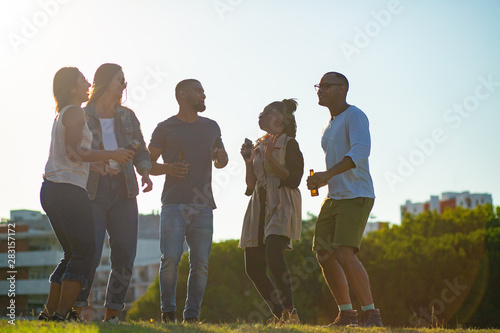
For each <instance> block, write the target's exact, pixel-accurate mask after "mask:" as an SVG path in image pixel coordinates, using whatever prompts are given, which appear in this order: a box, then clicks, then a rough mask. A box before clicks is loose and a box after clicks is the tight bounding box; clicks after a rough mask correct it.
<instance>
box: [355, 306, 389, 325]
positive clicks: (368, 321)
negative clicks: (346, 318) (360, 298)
mask: <svg viewBox="0 0 500 333" xmlns="http://www.w3.org/2000/svg"><path fill="white" fill-rule="evenodd" d="M359 317H360V318H359V325H358V326H360V327H384V324H383V323H382V317H380V310H379V309H371V310H366V311H362V313H361V314H360V316H359Z"/></svg>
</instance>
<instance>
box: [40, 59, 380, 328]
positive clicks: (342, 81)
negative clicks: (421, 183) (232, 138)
mask: <svg viewBox="0 0 500 333" xmlns="http://www.w3.org/2000/svg"><path fill="white" fill-rule="evenodd" d="M126 87H127V82H126V81H125V76H124V72H123V70H122V68H121V66H119V65H117V64H111V63H106V64H103V65H101V66H100V67H99V68H98V69H97V71H96V73H95V75H94V80H93V83H92V85H91V84H90V83H89V82H88V81H87V80H86V78H85V77H84V75H83V74H82V73H81V72H80V71H79V70H78V68H76V67H64V68H61V69H60V70H59V71H58V72H57V73H56V75H55V77H54V82H53V92H54V98H55V102H56V116H55V119H54V123H53V127H52V137H51V143H50V152H49V158H48V161H47V164H46V166H45V173H44V181H43V184H42V188H41V192H40V199H41V204H42V207H43V209H44V210H45V212H46V213H47V216H48V217H49V221H50V224H51V226H52V229H53V230H54V233H55V235H56V237H57V239H58V241H59V243H60V244H61V247H62V248H63V252H64V257H63V258H62V259H61V261H60V263H59V264H58V266H57V267H56V269H55V270H54V272H53V273H52V274H51V276H50V278H49V281H50V290H49V295H48V298H47V302H46V305H45V308H44V310H43V311H42V312H41V313H40V314H39V317H38V318H39V319H40V320H52V321H73V320H81V315H80V313H81V311H82V308H84V307H86V306H88V304H89V303H88V299H89V293H90V289H91V286H92V283H93V279H94V275H95V272H96V269H97V267H98V266H99V263H100V259H101V256H102V250H103V244H104V239H105V235H106V233H107V234H108V236H109V246H110V249H111V252H110V261H111V271H110V274H109V280H108V285H107V289H106V298H105V303H104V308H105V313H104V321H108V322H114V323H116V322H118V321H119V320H118V316H119V313H120V311H122V310H123V309H124V307H125V297H126V294H127V290H128V287H129V284H130V281H131V277H132V270H133V264H134V259H135V255H136V248H137V231H138V208H137V200H136V197H137V195H138V194H139V190H140V188H141V187H140V186H139V184H138V182H137V178H136V172H137V173H138V174H139V175H140V177H141V186H142V188H143V192H149V191H151V189H152V186H153V183H152V181H151V176H158V175H165V183H164V187H163V192H162V195H161V202H162V207H161V215H160V250H161V262H160V275H159V280H160V298H161V312H162V321H163V322H171V323H175V322H177V309H176V285H177V270H178V265H179V262H180V260H181V256H182V254H183V252H184V243H185V242H186V243H187V246H188V250H189V264H190V272H189V277H188V285H187V299H186V302H185V307H184V311H183V321H184V322H187V323H196V322H199V318H200V308H201V304H202V299H203V294H204V291H205V288H206V285H207V278H208V261H209V256H210V252H211V247H212V234H213V213H212V212H213V209H215V208H216V205H215V201H214V197H213V193H212V187H211V182H212V180H211V178H212V165H213V166H215V167H216V168H219V169H220V168H224V167H225V166H226V165H227V163H228V154H227V152H226V150H225V148H224V144H223V142H222V139H221V130H220V128H219V126H218V124H217V123H216V122H215V121H214V120H211V119H209V118H206V117H202V116H200V113H202V112H203V111H205V109H206V106H205V97H206V96H205V92H204V89H203V86H202V84H201V83H200V82H199V81H198V80H194V79H186V80H183V81H181V82H179V83H178V84H177V86H176V87H175V98H176V99H177V102H178V104H179V110H178V113H177V114H176V115H174V116H171V117H170V118H168V119H166V120H165V121H163V122H161V123H159V124H158V125H157V127H156V128H155V130H154V132H153V134H152V137H151V141H150V143H149V145H148V146H146V143H145V141H144V138H143V134H142V132H141V128H140V123H139V121H138V119H137V117H136V115H135V113H134V112H133V111H132V110H130V109H129V108H127V107H125V106H123V105H122V95H123V92H124V90H125V89H126ZM90 88H91V89H90ZM315 88H316V90H317V95H318V98H319V102H318V103H319V105H321V106H325V107H327V108H328V109H329V111H330V115H331V118H330V121H329V122H328V124H327V125H326V127H325V128H324V130H323V134H322V139H321V146H322V148H323V150H324V152H325V156H326V171H324V172H316V173H314V174H312V175H310V176H309V177H308V178H307V186H308V188H309V189H317V188H319V187H322V186H326V185H328V196H327V198H326V199H325V200H324V202H323V204H322V207H321V211H320V213H319V215H318V220H317V222H316V230H315V235H314V242H313V250H314V251H316V252H317V260H318V262H319V264H320V266H321V268H322V271H323V276H324V278H325V280H326V283H327V285H328V287H329V289H330V291H331V293H332V295H333V297H334V298H335V301H336V303H337V305H338V307H339V314H338V316H337V318H336V319H335V321H333V322H332V323H331V324H330V326H346V325H351V326H383V324H382V320H381V316H380V312H379V310H378V309H376V308H375V306H374V302H373V299H372V294H371V291H370V285H369V279H368V275H367V273H366V270H365V269H364V267H363V265H362V264H361V262H360V261H359V260H358V258H357V256H356V253H357V252H358V251H359V249H360V244H361V239H362V235H363V231H364V228H365V226H366V222H367V220H368V217H369V214H370V211H371V209H372V207H373V203H374V197H375V195H374V190H373V183H372V179H371V176H370V172H369V164H368V157H369V154H370V133H369V125H368V118H367V117H366V115H365V114H364V113H363V112H362V111H361V110H360V109H358V108H357V107H356V106H354V105H349V104H348V103H347V102H346V96H347V92H348V89H349V82H348V80H347V78H346V77H345V76H344V75H342V74H341V73H337V72H329V73H326V74H325V75H324V76H323V77H322V78H321V80H320V83H319V84H317V85H315ZM85 102H86V106H85V107H84V108H83V109H82V108H81V106H82V104H83V103H85ZM296 109H297V102H296V101H295V100H294V99H285V100H282V101H276V102H272V103H270V104H269V105H267V106H266V107H265V108H264V110H263V111H262V112H261V113H260V114H259V127H260V128H261V129H262V130H264V131H265V132H266V133H267V134H266V135H264V136H263V137H262V138H260V139H258V140H256V141H255V142H252V141H251V140H246V141H245V143H244V144H243V145H242V147H241V155H242V157H243V159H244V162H245V166H246V176H245V180H246V185H247V190H246V193H245V194H246V195H248V196H250V200H249V204H248V208H247V211H246V214H245V217H244V221H243V227H242V234H241V239H240V243H239V246H240V247H241V248H244V258H245V259H244V260H245V269H246V273H247V275H248V277H249V278H250V279H251V281H252V282H253V284H254V285H255V288H256V289H257V291H258V292H259V294H260V295H261V297H262V298H263V300H265V302H266V303H267V305H268V306H269V310H270V312H271V313H272V315H273V316H272V317H271V318H270V320H269V323H274V324H298V323H300V319H299V315H298V312H297V309H296V307H295V304H294V301H293V295H292V287H291V283H290V281H291V278H290V272H289V270H288V267H287V264H286V261H285V258H284V252H285V250H291V249H292V240H296V241H299V238H300V233H301V220H302V219H301V216H302V215H301V194H300V191H299V189H298V186H299V184H300V182H301V179H302V176H303V173H304V159H303V156H302V153H301V151H300V148H299V144H298V142H297V141H296V139H295V137H296V131H297V124H296V121H295V116H294V113H295V111H296ZM160 156H161V157H162V160H163V163H161V162H160V161H159V158H160ZM268 269H269V272H270V276H269V275H268V273H267V270H268ZM349 286H350V287H351V288H353V290H354V292H355V294H356V296H357V297H358V299H359V302H360V304H361V306H362V309H361V312H359V313H358V312H357V311H356V310H354V309H353V307H352V303H351V299H350V295H349Z"/></svg>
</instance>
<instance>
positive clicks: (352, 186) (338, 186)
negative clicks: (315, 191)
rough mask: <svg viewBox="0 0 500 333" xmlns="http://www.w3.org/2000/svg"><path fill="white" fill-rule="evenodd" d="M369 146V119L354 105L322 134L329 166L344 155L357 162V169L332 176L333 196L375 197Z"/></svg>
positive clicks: (329, 187)
mask: <svg viewBox="0 0 500 333" xmlns="http://www.w3.org/2000/svg"><path fill="white" fill-rule="evenodd" d="M370 146H371V141H370V131H369V124H368V118H367V117H366V115H365V114H364V112H363V111H361V110H360V109H358V108H357V107H355V106H354V105H351V106H350V107H349V108H347V110H345V111H344V112H342V113H341V114H339V115H338V116H336V117H334V119H332V120H330V121H329V122H328V124H327V125H326V127H325V128H324V129H323V134H322V137H321V147H322V148H323V151H324V152H325V154H326V156H325V159H326V168H327V169H330V168H332V167H333V166H334V165H335V164H337V163H339V162H340V161H342V160H343V159H344V157H345V156H349V157H350V158H351V159H352V161H353V162H354V164H355V165H356V167H355V168H352V169H350V170H347V171H345V172H343V173H341V174H338V175H336V176H333V177H332V178H330V180H329V181H328V196H329V197H330V198H332V199H336V200H339V199H353V198H358V197H365V198H375V191H374V190H373V181H372V177H371V176H370V168H369V165H368V156H370Z"/></svg>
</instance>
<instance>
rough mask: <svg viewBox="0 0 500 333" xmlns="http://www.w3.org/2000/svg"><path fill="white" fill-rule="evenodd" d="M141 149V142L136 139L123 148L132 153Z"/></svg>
mask: <svg viewBox="0 0 500 333" xmlns="http://www.w3.org/2000/svg"><path fill="white" fill-rule="evenodd" d="M139 148H141V142H140V141H139V140H137V139H134V140H133V141H132V142H131V143H129V144H128V145H127V147H125V149H128V150H132V151H134V152H136V151H138V150H139Z"/></svg>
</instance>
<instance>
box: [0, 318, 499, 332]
mask: <svg viewBox="0 0 500 333" xmlns="http://www.w3.org/2000/svg"><path fill="white" fill-rule="evenodd" d="M332 331H335V332H339V333H340V332H355V331H358V332H387V333H409V332H418V333H438V332H450V333H466V332H467V333H480V332H487V333H493V332H500V330H499V329H490V330H470V329H469V330H466V329H457V330H446V329H416V328H389V327H387V328H374V329H367V328H347V327H346V328H336V329H329V328H323V327H321V326H311V325H294V326H282V327H273V326H265V325H261V324H257V325H250V324H238V323H233V324H219V325H215V324H195V325H193V324H177V325H174V324H160V323H148V322H126V323H120V324H118V325H112V324H105V323H97V322H94V323H88V324H72V323H47V322H39V321H24V320H19V321H16V322H15V325H10V324H8V322H7V321H6V320H2V321H0V332H22V333H28V332H29V333H45V332H57V333H70V332H71V333H72V332H82V333H97V332H99V333H100V332H139V333H153V332H178V333H181V332H221V333H222V332H245V333H246V332H249V333H250V332H305V333H309V332H332Z"/></svg>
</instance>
